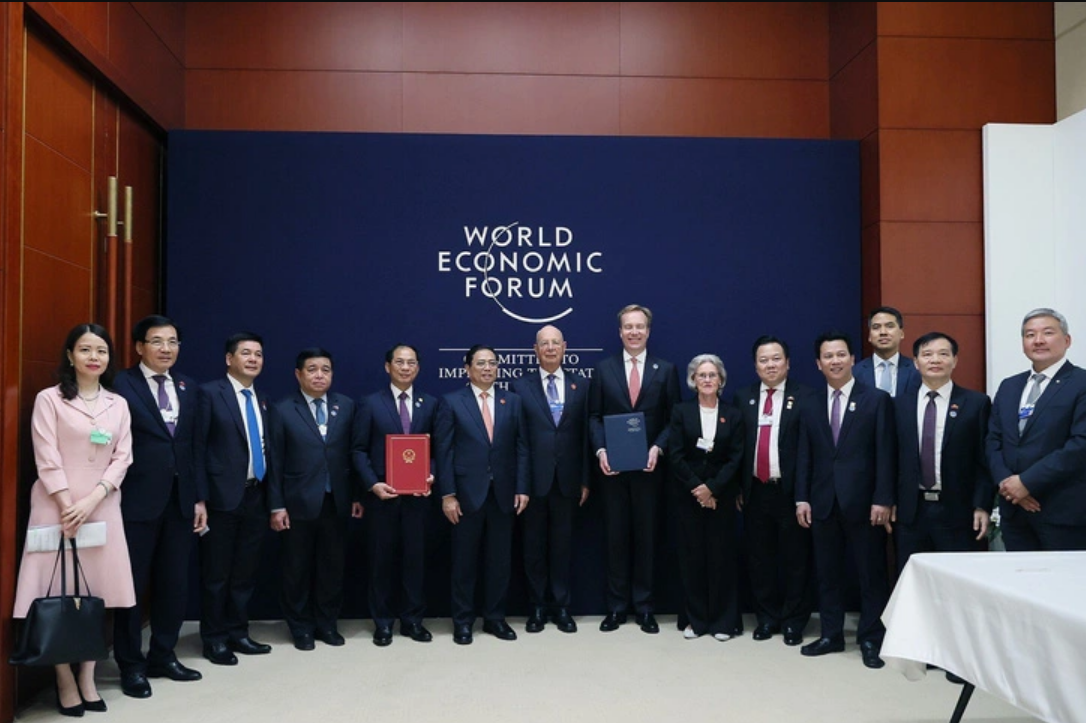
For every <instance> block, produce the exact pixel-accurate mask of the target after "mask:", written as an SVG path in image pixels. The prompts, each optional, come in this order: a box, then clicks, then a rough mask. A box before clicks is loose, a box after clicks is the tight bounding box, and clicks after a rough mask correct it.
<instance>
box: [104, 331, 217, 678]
mask: <svg viewBox="0 0 1086 723" xmlns="http://www.w3.org/2000/svg"><path fill="white" fill-rule="evenodd" d="M132 341H133V343H134V344H135V346H136V353H137V354H139V356H140V363H139V364H137V365H136V366H134V367H130V368H128V369H125V370H124V371H122V372H121V373H120V374H118V375H117V378H116V379H115V380H114V382H113V389H114V391H116V392H117V393H118V394H120V395H121V396H122V397H124V398H125V400H127V401H128V409H129V411H130V412H131V413H132V466H131V467H129V468H128V472H127V473H126V474H125V478H124V484H125V487H124V495H123V496H122V497H121V514H122V516H123V518H124V534H125V539H126V540H127V541H128V557H129V560H130V561H131V563H132V579H133V583H134V586H135V589H136V599H137V604H136V606H135V607H131V608H118V609H117V610H115V611H114V612H113V657H114V658H115V659H116V660H117V667H118V668H120V671H121V690H122V691H124V694H125V695H127V696H131V697H133V698H149V697H150V696H151V685H150V683H148V682H147V678H148V677H152V678H170V679H171V680H179V681H190V680H200V678H201V677H202V676H201V675H200V673H199V672H198V671H196V670H192V669H191V668H188V667H186V666H184V665H182V664H181V663H180V662H179V661H178V660H177V655H176V654H175V653H174V647H175V646H176V645H177V637H178V634H179V632H180V630H181V624H182V623H183V622H184V620H185V598H186V596H187V594H188V579H189V575H188V573H189V553H190V552H191V551H192V548H193V546H194V545H195V543H194V542H193V537H192V535H193V533H194V532H197V533H198V532H200V531H202V530H203V529H204V525H205V524H206V523H207V510H206V508H205V506H204V499H205V498H206V497H207V491H206V490H199V489H197V487H196V478H195V475H194V474H193V470H192V434H193V430H194V428H195V421H196V382H195V381H193V380H192V379H191V378H189V377H186V376H184V375H182V374H178V373H177V372H174V371H172V369H173V366H174V364H176V363H177V356H178V354H179V353H180V349H181V333H180V332H179V331H178V329H177V325H176V324H174V323H173V321H171V320H170V319H168V318H166V317H165V316H157V315H155V316H148V317H146V318H144V319H141V320H140V321H139V322H138V323H137V324H136V326H135V328H133V329H132ZM147 593H149V598H148V597H147ZM144 599H147V601H148V605H147V606H146V607H147V608H149V612H148V618H149V619H150V622H151V646H150V650H149V651H148V654H147V656H146V657H144V655H143V652H142V645H143V613H144V610H145V607H144V606H143V605H141V604H140V603H139V601H140V600H144Z"/></svg>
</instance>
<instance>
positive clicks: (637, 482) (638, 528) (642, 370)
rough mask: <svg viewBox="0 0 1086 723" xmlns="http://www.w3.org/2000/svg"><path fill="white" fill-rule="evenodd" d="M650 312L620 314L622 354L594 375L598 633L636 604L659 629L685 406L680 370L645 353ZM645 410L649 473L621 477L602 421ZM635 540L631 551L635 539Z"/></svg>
mask: <svg viewBox="0 0 1086 723" xmlns="http://www.w3.org/2000/svg"><path fill="white" fill-rule="evenodd" d="M651 331H652V312H651V311H650V310H649V309H648V308H646V307H644V306H638V305H637V304H630V305H628V306H626V307H624V308H623V309H622V310H620V311H619V312H618V332H619V337H620V338H621V339H622V347H623V350H622V353H621V354H618V355H616V356H613V357H609V358H607V359H604V360H603V361H601V362H600V364H599V366H597V367H596V369H595V370H594V371H593V373H592V386H591V394H590V396H589V434H590V437H591V443H592V449H593V451H594V452H595V455H596V458H597V459H598V461H599V466H600V471H601V472H602V473H603V474H604V476H605V479H604V480H603V482H602V484H601V485H600V492H601V494H602V495H603V505H604V507H603V509H604V527H605V529H606V534H607V611H608V612H607V615H606V617H604V619H603V621H602V622H601V623H600V630H602V631H604V632H609V631H611V630H617V629H618V626H620V625H622V624H624V623H625V622H626V611H627V608H628V606H630V605H631V604H632V605H633V608H634V612H635V614H636V616H637V618H636V619H637V624H638V625H640V626H641V629H642V630H643V631H645V632H646V633H658V632H660V626H659V625H658V624H657V623H656V618H655V616H654V615H653V578H654V575H653V565H654V562H655V558H656V528H657V524H658V522H657V520H658V507H659V500H660V489H661V484H662V480H663V478H664V477H663V474H662V469H661V468H662V466H663V465H662V464H661V462H662V459H661V458H662V457H663V454H664V450H666V449H667V436H668V430H669V428H670V423H671V408H672V407H673V406H675V404H676V403H678V402H679V399H680V392H679V372H678V370H676V369H675V365H674V364H672V363H671V362H668V361H664V360H663V359H660V358H659V357H654V356H650V355H649V353H648V352H647V351H646V346H647V344H648V341H649V334H650V333H651ZM631 412H643V413H644V415H645V433H646V436H647V439H648V440H649V444H650V446H649V454H648V459H647V460H646V461H645V468H644V469H643V470H638V471H629V472H615V471H613V470H612V469H611V467H610V465H609V464H608V462H607V439H606V435H605V434H604V424H603V418H604V417H606V416H608V415H611V414H629V413H631ZM631 539H632V540H633V550H632V551H631V549H630V541H631Z"/></svg>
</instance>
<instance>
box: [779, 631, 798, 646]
mask: <svg viewBox="0 0 1086 723" xmlns="http://www.w3.org/2000/svg"><path fill="white" fill-rule="evenodd" d="M802 642H803V631H802V630H785V631H784V644H785V645H799V644H800V643H802Z"/></svg>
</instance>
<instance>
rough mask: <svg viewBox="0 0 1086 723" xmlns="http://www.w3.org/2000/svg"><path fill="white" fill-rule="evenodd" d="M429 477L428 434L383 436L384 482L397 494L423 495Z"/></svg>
mask: <svg viewBox="0 0 1086 723" xmlns="http://www.w3.org/2000/svg"><path fill="white" fill-rule="evenodd" d="M429 476H430V435H429V434H389V435H386V436H385V483H386V484H388V485H389V486H391V487H392V488H393V489H395V490H396V491H397V492H399V493H400V494H413V493H415V492H426V490H427V484H426V478H427V477H429Z"/></svg>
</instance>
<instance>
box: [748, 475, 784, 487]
mask: <svg viewBox="0 0 1086 723" xmlns="http://www.w3.org/2000/svg"><path fill="white" fill-rule="evenodd" d="M753 479H754V481H755V482H757V483H758V484H760V485H779V484H780V483H781V478H780V477H770V478H769V479H767V480H766V481H764V482H763V481H762V480H760V479H758V478H757V477H754V478H753Z"/></svg>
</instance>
